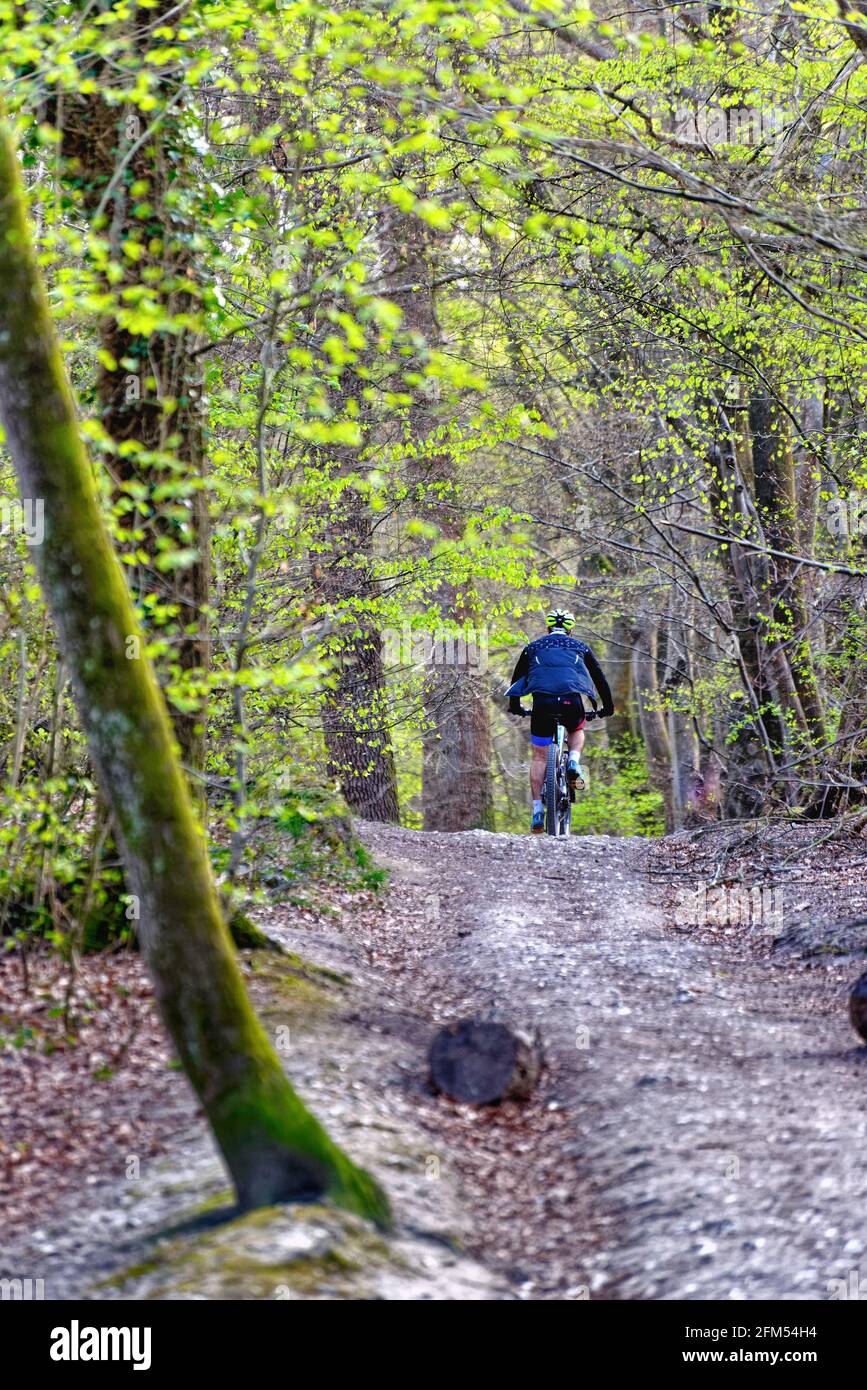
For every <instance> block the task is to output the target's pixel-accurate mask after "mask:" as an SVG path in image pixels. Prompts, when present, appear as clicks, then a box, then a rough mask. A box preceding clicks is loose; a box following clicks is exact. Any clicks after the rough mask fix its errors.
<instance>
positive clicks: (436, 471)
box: [383, 213, 494, 831]
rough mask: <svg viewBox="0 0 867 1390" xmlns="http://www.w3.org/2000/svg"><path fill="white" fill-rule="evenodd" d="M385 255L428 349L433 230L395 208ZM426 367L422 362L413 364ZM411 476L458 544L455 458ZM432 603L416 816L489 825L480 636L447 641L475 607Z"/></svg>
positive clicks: (423, 412)
mask: <svg viewBox="0 0 867 1390" xmlns="http://www.w3.org/2000/svg"><path fill="white" fill-rule="evenodd" d="M383 235H384V238H385V240H386V242H387V259H388V262H389V270H390V274H391V276H392V278H393V279H396V281H397V288H396V289H393V290H392V292H391V298H392V299H393V300H394V302H395V303H396V304H398V305H400V307H401V309H402V310H403V315H404V327H405V328H406V329H408V330H409V331H410V332H411V333H413V334H414V335H415V337H416V340H417V342H419V343H423V344H424V346H425V348H428V349H429V348H431V347H436V345H437V344H438V343H439V342H440V340H441V337H442V334H441V331H440V326H439V323H438V322H437V317H436V311H435V307H434V298H433V291H432V290H431V280H432V278H433V275H432V252H433V241H432V236H431V232H430V229H429V228H428V227H427V225H426V224H425V223H424V222H423V221H422V220H421V219H420V218H419V217H416V216H415V215H414V214H412V213H409V214H405V213H401V214H394V215H393V219H392V222H391V224H390V225H388V226H386V227H385V228H384V233H383ZM419 365H420V366H421V365H422V364H421V363H420V364H419ZM432 387H433V383H432V382H424V381H423V382H422V383H421V384H418V385H416V386H415V387H414V389H413V396H412V401H411V404H410V406H409V410H408V418H407V427H408V430H409V434H410V437H411V439H412V441H413V443H414V444H416V445H417V446H421V445H423V444H424V443H425V441H426V440H428V439H430V438H431V436H432V435H433V431H434V430H435V428H436V426H437V424H438V418H437V414H436V409H435V404H434V401H433V400H432V397H431V394H430V392H431V390H432ZM411 477H412V480H413V481H414V482H415V483H416V484H417V485H419V488H420V493H421V496H420V501H419V503H418V509H419V511H420V513H421V515H422V516H423V517H424V519H425V520H427V521H429V522H432V523H433V524H434V525H435V526H436V527H437V530H438V532H439V537H441V538H444V539H445V540H447V541H452V542H454V543H456V544H457V543H458V542H460V540H461V538H462V536H463V532H464V526H463V521H462V519H461V516H460V513H459V512H458V511H457V510H456V508H455V506H454V497H455V490H456V474H455V467H454V462H453V460H452V458H451V457H450V456H449V455H448V454H443V453H438V454H434V455H433V456H430V455H429V454H428V455H425V456H424V457H420V458H419V459H418V461H417V462H416V463H415V465H414V466H412V468H411ZM433 601H434V604H435V605H436V608H437V609H438V610H439V613H440V616H441V618H442V628H441V631H440V633H439V634H438V641H435V642H434V643H432V644H431V650H432V652H433V653H434V656H436V654H437V653H438V652H443V651H444V650H448V651H450V652H452V654H454V655H455V661H454V664H452V663H449V662H446V661H443V662H442V664H441V665H440V666H438V665H437V663H436V661H435V660H434V662H432V663H430V664H429V665H428V668H427V671H426V674H425V693H424V702H425V713H426V715H427V722H428V727H427V729H426V730H425V733H424V737H423V747H422V758H423V762H422V813H423V817H424V828H425V830H445V831H458V830H477V829H487V830H492V829H493V826H494V803H493V786H492V781H491V761H492V756H493V754H492V746H491V721H490V707H489V697H488V689H487V685H486V682H485V679H484V671H483V670H482V669H481V666H480V664H479V663H478V661H476V664H475V665H474V664H473V663H472V661H471V659H470V658H471V655H472V654H473V652H475V654H476V656H478V653H479V652H480V651H481V650H482V646H481V644H480V643H478V642H476V641H475V640H473V639H472V638H471V639H470V640H463V641H461V640H460V639H458V640H451V635H452V634H453V633H454V631H455V628H457V629H458V630H463V631H464V633H465V634H466V633H467V632H470V633H472V634H473V638H474V637H475V633H476V630H477V626H478V621H479V609H478V605H477V603H476V602H475V597H474V594H473V592H472V587H471V585H470V584H463V585H461V586H460V589H459V588H458V586H456V585H455V584H454V583H451V582H450V581H448V580H445V581H443V583H441V584H440V585H439V586H438V588H437V590H436V592H435V594H434V595H433Z"/></svg>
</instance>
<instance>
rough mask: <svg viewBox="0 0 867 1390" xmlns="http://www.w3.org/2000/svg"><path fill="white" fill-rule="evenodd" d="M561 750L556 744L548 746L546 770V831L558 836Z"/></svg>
mask: <svg viewBox="0 0 867 1390" xmlns="http://www.w3.org/2000/svg"><path fill="white" fill-rule="evenodd" d="M559 755H560V750H559V748H558V746H557V744H556V743H549V744H548V763H547V766H546V768H545V831H546V833H547V834H548V835H556V834H557V832H558V829H559V824H558V822H559V819H560V807H559V804H558V803H559V799H560V788H559V787H558V785H557V763H558V760H559Z"/></svg>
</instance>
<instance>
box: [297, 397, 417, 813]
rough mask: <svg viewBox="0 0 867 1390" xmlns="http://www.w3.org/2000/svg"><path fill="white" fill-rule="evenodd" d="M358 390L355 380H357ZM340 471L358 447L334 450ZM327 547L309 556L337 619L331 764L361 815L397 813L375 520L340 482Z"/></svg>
mask: <svg viewBox="0 0 867 1390" xmlns="http://www.w3.org/2000/svg"><path fill="white" fill-rule="evenodd" d="M358 389H359V392H360V384H358ZM332 457H334V458H335V459H336V464H337V469H338V473H346V472H349V471H351V469H352V465H353V463H355V461H356V455H355V454H354V453H352V452H350V451H349V450H348V449H347V448H345V447H342V446H341V448H340V449H336V450H334V451H333V455H332ZM323 530H324V547H323V548H322V549H321V550H320V552H319V553H318V554H317V555H316V556H315V557H314V560H313V585H314V591H315V594H316V598H317V601H318V602H319V603H321V604H323V605H324V606H325V607H326V608H327V610H328V612H329V614H330V615H331V616H332V618H333V619H334V621H335V622H336V629H335V632H334V635H333V637H332V638H331V639H330V642H329V648H328V651H329V654H330V655H331V656H332V658H333V660H334V663H335V672H334V679H333V681H332V682H331V684H330V685H329V687H328V689H327V690H326V691H325V693H324V695H323V698H322V732H323V736H324V739H325V748H326V753H327V757H328V772H329V775H330V776H331V777H334V778H336V780H337V781H338V782H339V784H340V789H341V791H342V793H343V796H344V799H345V801H346V804H347V806H349V808H350V810H352V811H354V812H355V814H356V815H358V816H363V817H364V819H365V820H374V821H390V822H393V823H396V822H397V821H398V820H399V819H400V808H399V806H398V800H397V777H396V773H395V766H394V754H393V751H392V746H391V732H390V728H389V711H388V696H387V692H386V687H385V667H384V664H383V657H382V637H381V633H380V630H379V626H378V624H377V623H376V621H375V620H374V618H373V616H372V615H371V613H370V612H369V611H367V609H366V607H365V605H366V604H367V603H369V601H370V600H371V599H372V598H373V597H375V588H376V586H375V585H374V583H373V576H372V572H371V556H372V551H373V527H372V517H371V513H370V508H369V506H368V503H367V499H366V498H365V497H364V495H363V494H362V493H360V492H359V491H358V490H357V489H356V488H354V487H347V488H344V489H343V490H342V491H341V493H340V495H339V497H338V498H337V500H336V504H334V505H333V506H332V507H331V510H330V512H329V514H328V515H327V517H325V518H324V519H323Z"/></svg>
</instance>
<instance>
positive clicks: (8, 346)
mask: <svg viewBox="0 0 867 1390" xmlns="http://www.w3.org/2000/svg"><path fill="white" fill-rule="evenodd" d="M0 415H2V419H3V423H4V425H5V428H6V433H7V443H8V447H9V451H10V453H11V455H12V458H13V461H14V463H15V467H16V470H17V473H18V477H19V481H20V486H21V492H22V496H23V497H25V498H33V499H37V498H38V499H41V501H42V503H43V506H44V518H45V539H44V542H43V544H42V545H41V546H40V547H39V548H38V557H37V558H38V560H39V567H40V574H41V579H42V585H43V589H44V592H45V597H46V600H47V602H48V605H49V607H50V609H51V613H52V616H53V618H54V622H55V625H56V629H57V634H58V640H59V643H60V648H61V650H62V652H63V655H64V657H65V659H66V662H67V665H68V668H69V670H70V673H71V676H72V680H73V685H74V688H75V694H76V700H77V704H78V709H79V713H80V716H81V720H82V724H83V727H84V730H85V732H86V734H87V738H88V744H89V747H90V750H91V753H92V756H93V760H94V764H95V766H96V768H97V772H98V775H99V779H100V782H101V785H102V788H103V791H104V794H105V796H106V799H107V801H108V803H109V804H110V806H111V808H112V811H113V813H114V817H115V824H116V826H117V831H118V839H119V842H120V847H121V852H122V855H123V859H124V866H125V871H126V876H127V882H128V887H129V891H130V892H131V893H133V894H134V895H135V896H136V897H137V898H138V901H139V910H140V939H141V946H142V951H143V953H144V955H145V959H146V961H147V964H148V967H149V969H150V972H151V975H152V977H153V980H154V985H155V990H156V996H157V1000H158V1003H159V1007H160V1010H161V1013H162V1016H163V1019H164V1021H165V1024H166V1026H167V1028H168V1030H169V1032H170V1034H171V1036H172V1038H173V1040H174V1042H175V1045H176V1047H177V1049H178V1053H179V1055H180V1058H181V1060H182V1062H183V1065H184V1068H185V1069H186V1072H187V1075H188V1076H189V1078H190V1080H191V1082H192V1084H193V1086H194V1087H195V1090H196V1091H197V1093H198V1095H199V1097H200V1098H201V1102H202V1105H203V1107H204V1110H205V1113H206V1114H207V1117H208V1119H209V1121H210V1123H211V1126H212V1128H213V1131H214V1135H215V1137H216V1139H217V1142H218V1143H219V1145H220V1148H221V1150H222V1152H223V1154H224V1157H225V1159H226V1163H227V1165H228V1167H229V1171H230V1172H231V1175H232V1178H233V1181H234V1183H235V1186H236V1189H237V1193H238V1199H239V1201H240V1203H241V1205H242V1206H245V1207H250V1206H255V1205H259V1204H264V1203H269V1202H275V1201H280V1200H285V1199H290V1198H299V1197H303V1198H309V1197H312V1196H314V1195H318V1194H322V1193H327V1194H328V1195H329V1196H331V1197H332V1198H333V1199H334V1200H335V1201H336V1202H338V1203H340V1204H341V1205H343V1206H345V1207H347V1208H349V1209H350V1210H352V1211H355V1212H359V1213H361V1214H362V1215H365V1216H370V1217H373V1218H374V1219H376V1220H378V1221H380V1222H382V1221H384V1220H386V1219H387V1204H386V1200H385V1198H384V1196H383V1194H382V1193H381V1191H380V1190H379V1188H378V1187H377V1185H376V1183H375V1182H374V1181H373V1179H372V1178H370V1177H369V1176H368V1175H367V1174H366V1173H364V1172H362V1171H361V1170H359V1169H358V1168H356V1167H355V1166H354V1165H353V1164H352V1163H351V1162H350V1160H349V1159H348V1158H347V1157H346V1156H345V1155H344V1154H343V1153H342V1152H341V1151H340V1149H338V1148H337V1146H336V1145H335V1144H333V1143H332V1141H331V1140H330V1139H329V1137H328V1135H327V1134H326V1133H325V1131H324V1130H323V1129H322V1127H321V1126H320V1125H319V1124H318V1122H317V1121H316V1120H315V1119H314V1117H313V1116H312V1115H311V1114H310V1113H309V1112H308V1111H307V1110H306V1109H305V1107H304V1105H303V1104H302V1103H301V1101H300V1100H299V1099H298V1097H297V1096H296V1095H295V1093H294V1091H293V1090H292V1088H291V1086H290V1085H289V1083H288V1081H287V1080H286V1078H285V1076H284V1075H283V1071H282V1069H281V1067H280V1063H279V1061H278V1058H277V1056H276V1053H275V1052H274V1050H273V1048H272V1047H271V1045H270V1043H269V1041H268V1039H267V1037H266V1035H265V1033H264V1030H263V1029H262V1027H261V1025H260V1023H259V1022H258V1020H257V1019H256V1018H255V1016H254V1014H253V1011H252V1009H251V1006H250V1002H249V1000H248V998H247V995H246V992H245V990H244V986H243V983H242V980H241V976H240V972H239V970H238V966H237V963H236V960H235V956H234V951H233V949H232V944H231V940H230V937H229V933H228V931H227V928H226V925H225V922H224V920H223V915H222V912H221V909H220V904H219V901H218V897H217V893H216V889H215V885H214V882H213V879H212V875H211V871H210V866H209V863H208V858H207V854H206V848H205V842H204V837H203V834H202V831H201V828H200V826H199V824H198V822H197V819H196V816H195V814H194V812H193V807H192V802H191V799H190V794H189V790H188V788H187V785H186V781H185V779H184V776H183V774H182V771H181V766H180V762H179V759H178V755H177V746H176V744H175V741H174V738H173V733H172V728H171V724H170V721H169V718H168V714H167V711H166V707H165V704H164V702H163V699H162V696H161V694H160V691H159V689H158V686H157V683H156V679H155V677H154V673H153V669H152V667H151V665H150V663H149V662H148V660H147V659H146V658H145V657H143V656H141V655H138V654H137V653H140V652H143V651H144V650H145V644H144V642H143V641H142V640H141V633H140V631H139V629H138V625H137V622H136V617H135V613H134V611H133V607H132V603H131V601H130V596H129V593H128V590H127V587H126V583H125V580H124V577H123V574H122V572H121V567H120V564H119V563H118V560H117V557H116V556H115V554H114V551H113V549H112V546H111V542H110V539H109V536H108V532H107V530H106V527H105V525H104V522H103V518H102V514H101V511H100V506H99V500H98V496H97V491H96V486H95V482H94V478H93V474H92V471H91V465H90V461H89V459H88V458H87V455H86V453H85V451H84V448H83V445H82V443H81V439H80V436H79V432H78V426H77V421H76V412H75V405H74V402H73V398H72V393H71V389H70V386H69V382H68V379H67V376H66V371H65V369H64V365H63V362H62V359H61V355H60V351H59V347H58V343H57V339H56V335H55V332H54V328H53V324H52V322H51V318H50V314H49V309H48V303H47V300H46V296H45V290H44V287H43V284H42V280H41V277H40V274H39V271H38V268H37V265H36V260H35V256H34V252H33V248H32V245H31V240H30V236H29V232H28V228H27V225H26V219H25V208H24V197H23V190H22V186H21V180H20V176H19V171H18V164H17V159H16V156H15V150H14V146H13V144H12V140H11V138H10V134H9V131H8V128H6V127H3V129H2V130H0ZM131 638H138V639H139V640H138V642H135V641H130V639H131Z"/></svg>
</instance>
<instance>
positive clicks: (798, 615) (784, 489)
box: [749, 388, 826, 742]
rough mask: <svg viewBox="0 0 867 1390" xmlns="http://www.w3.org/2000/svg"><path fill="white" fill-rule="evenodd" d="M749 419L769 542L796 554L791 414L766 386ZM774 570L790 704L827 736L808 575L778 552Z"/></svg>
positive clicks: (806, 724) (812, 734)
mask: <svg viewBox="0 0 867 1390" xmlns="http://www.w3.org/2000/svg"><path fill="white" fill-rule="evenodd" d="M749 420H750V431H751V434H752V452H753V472H754V475H755V480H756V508H757V511H758V515H759V519H760V521H761V524H762V528H763V530H764V534H765V537H766V539H767V543H768V546H769V547H770V548H772V549H774V550H781V551H787V552H788V553H789V554H798V552H799V550H800V547H801V542H802V539H803V537H802V534H801V529H800V527H799V518H798V499H797V494H796V488H795V465H794V460H793V457H792V449H791V443H790V440H789V430H788V420H787V418H786V416H785V413H784V412H783V410H782V408H781V406H780V404H779V402H777V401H776V400H774V399H773V398H772V397H771V395H770V393H769V392H768V391H767V390H766V389H764V388H763V389H760V390H757V391H756V392H755V394H754V395H753V397H752V399H751V400H750V409H749ZM770 572H771V580H770V585H769V597H770V599H771V601H772V605H773V614H774V618H775V620H776V622H777V624H779V626H780V627H781V628H782V629H783V630H784V631H785V632H787V634H788V641H787V644H786V645H787V650H786V651H783V649H782V647H781V646H779V645H776V651H775V661H776V662H777V665H778V670H779V671H780V674H781V676H782V680H781V685H782V688H783V694H784V697H785V699H786V704H787V707H788V708H789V709H790V710H791V711H792V713H793V715H794V716H795V718H796V720H797V722H798V724H799V725H800V726H801V728H802V730H803V732H804V733H805V734H806V735H807V736H808V737H809V738H810V739H811V740H812V741H813V742H820V741H822V742H824V740H825V738H826V731H825V714H824V710H823V708H822V701H821V697H820V695H819V688H818V682H817V678H816V671H815V669H814V666H813V661H812V657H811V655H810V647H809V641H808V638H807V630H808V614H807V602H806V593H805V581H804V578H803V575H802V573H801V572H800V571H799V570H798V569H797V567H796V566H795V565H794V564H793V562H792V561H791V560H785V559H782V558H781V557H779V556H775V557H773V558H772V559H771V562H770ZM784 666H786V667H788V668H789V671H785V670H784V669H783V668H784ZM789 672H790V674H789Z"/></svg>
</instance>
